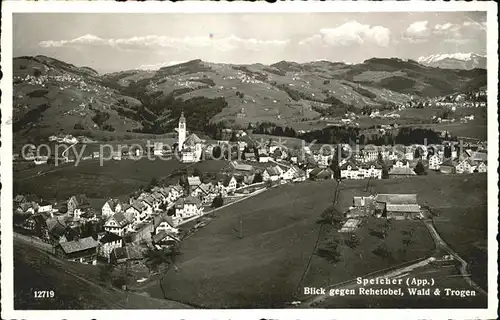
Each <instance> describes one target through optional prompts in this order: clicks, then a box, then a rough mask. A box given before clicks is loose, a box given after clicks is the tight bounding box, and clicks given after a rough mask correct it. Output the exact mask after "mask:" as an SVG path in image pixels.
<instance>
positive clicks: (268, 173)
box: [262, 166, 283, 181]
mask: <svg viewBox="0 0 500 320" xmlns="http://www.w3.org/2000/svg"><path fill="white" fill-rule="evenodd" d="M282 174H283V171H282V170H281V168H280V167H278V166H275V167H268V168H266V169H265V170H264V172H263V173H262V180H264V181H278V180H279V179H280V177H281V175H282Z"/></svg>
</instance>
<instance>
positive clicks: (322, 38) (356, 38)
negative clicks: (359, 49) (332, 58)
mask: <svg viewBox="0 0 500 320" xmlns="http://www.w3.org/2000/svg"><path fill="white" fill-rule="evenodd" d="M390 40H391V31H390V30H389V29H387V28H384V27H381V26H370V25H366V24H361V23H359V22H357V21H350V22H347V23H344V24H343V25H340V26H338V27H336V28H324V29H321V30H319V34H315V35H313V36H311V37H309V38H306V39H303V40H301V41H299V44H300V45H305V44H307V45H314V44H321V45H328V46H351V45H360V44H367V43H371V44H375V45H378V46H381V47H387V46H388V45H389V43H390Z"/></svg>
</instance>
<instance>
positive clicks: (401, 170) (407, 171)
mask: <svg viewBox="0 0 500 320" xmlns="http://www.w3.org/2000/svg"><path fill="white" fill-rule="evenodd" d="M416 175H417V174H416V173H415V171H414V170H413V169H412V168H409V167H393V168H392V169H391V170H390V171H389V178H407V177H412V176H416Z"/></svg>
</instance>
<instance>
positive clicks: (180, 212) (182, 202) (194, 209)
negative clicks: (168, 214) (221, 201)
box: [175, 196, 203, 219]
mask: <svg viewBox="0 0 500 320" xmlns="http://www.w3.org/2000/svg"><path fill="white" fill-rule="evenodd" d="M202 213H203V207H202V205H201V200H200V199H197V198H195V197H191V196H189V197H186V198H180V199H178V200H177V201H176V203H175V215H176V216H178V217H180V218H183V219H188V218H191V217H194V216H199V215H201V214H202Z"/></svg>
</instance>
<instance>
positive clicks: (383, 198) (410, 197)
mask: <svg viewBox="0 0 500 320" xmlns="http://www.w3.org/2000/svg"><path fill="white" fill-rule="evenodd" d="M375 201H377V202H382V203H391V204H416V203H417V195H416V194H398V193H381V194H377V195H376V196H375Z"/></svg>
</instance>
